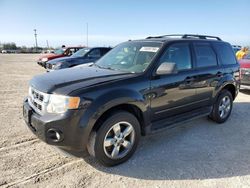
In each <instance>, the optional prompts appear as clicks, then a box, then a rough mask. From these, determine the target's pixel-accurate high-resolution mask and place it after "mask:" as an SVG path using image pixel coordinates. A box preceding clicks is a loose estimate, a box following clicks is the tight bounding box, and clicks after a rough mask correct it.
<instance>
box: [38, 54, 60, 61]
mask: <svg viewBox="0 0 250 188" xmlns="http://www.w3.org/2000/svg"><path fill="white" fill-rule="evenodd" d="M60 56H62V54H46V55H42V56H41V57H39V60H41V59H42V58H48V59H53V58H56V57H60Z"/></svg>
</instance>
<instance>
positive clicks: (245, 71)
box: [240, 68, 250, 75]
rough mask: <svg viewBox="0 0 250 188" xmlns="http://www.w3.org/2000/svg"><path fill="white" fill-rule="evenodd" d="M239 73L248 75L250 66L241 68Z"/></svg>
mask: <svg viewBox="0 0 250 188" xmlns="http://www.w3.org/2000/svg"><path fill="white" fill-rule="evenodd" d="M240 73H241V74H248V75H250V68H249V69H248V68H241V69H240Z"/></svg>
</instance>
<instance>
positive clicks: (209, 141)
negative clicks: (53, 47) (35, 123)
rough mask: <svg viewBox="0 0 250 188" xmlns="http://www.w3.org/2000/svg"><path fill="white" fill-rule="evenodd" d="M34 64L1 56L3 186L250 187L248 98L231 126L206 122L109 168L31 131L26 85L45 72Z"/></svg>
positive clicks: (158, 139)
mask: <svg viewBox="0 0 250 188" xmlns="http://www.w3.org/2000/svg"><path fill="white" fill-rule="evenodd" d="M37 58H38V55H16V54H0V75H1V77H0V96H1V100H0V101H1V102H0V107H1V108H0V187H119V188H122V187H181V188H182V187H219V188H222V187H226V188H228V187H233V188H235V187H250V124H249V122H250V113H249V112H250V97H249V96H250V92H249V91H244V92H242V93H240V94H239V95H238V97H237V99H236V101H235V103H234V108H233V111H232V115H231V118H230V119H229V120H228V121H227V122H226V123H224V124H222V125H217V124H215V123H214V122H212V121H209V120H207V119H206V118H201V119H197V120H195V121H191V122H189V123H185V125H184V126H183V127H179V128H176V129H172V130H169V131H167V132H163V133H161V134H157V135H153V136H150V137H145V138H142V140H141V142H140V144H139V147H138V149H137V151H136V153H135V154H134V156H133V157H132V158H131V159H130V160H129V161H128V162H126V163H124V164H122V165H120V166H117V167H112V168H106V167H102V166H100V165H99V164H98V163H96V162H95V160H93V159H92V158H90V157H88V156H87V157H84V158H83V159H79V158H69V157H66V156H64V155H62V154H61V153H59V152H58V151H57V150H55V148H53V147H51V146H49V145H46V144H45V143H43V142H41V141H39V140H38V139H37V138H36V137H35V136H33V134H32V133H31V132H30V131H29V130H28V129H27V128H26V126H25V123H24V122H23V120H22V101H23V98H24V97H25V96H26V95H27V92H28V81H29V80H30V79H31V78H32V76H33V75H35V74H39V73H43V72H44V69H43V68H41V67H39V66H38V65H37V64H36V63H35V60H36V59H37Z"/></svg>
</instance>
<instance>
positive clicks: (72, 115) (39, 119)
mask: <svg viewBox="0 0 250 188" xmlns="http://www.w3.org/2000/svg"><path fill="white" fill-rule="evenodd" d="M83 113H84V112H83V110H76V111H72V112H69V113H68V114H65V115H44V116H41V115H39V114H37V113H36V112H35V111H34V110H33V109H32V108H31V107H30V106H29V104H28V100H27V99H25V101H24V103H23V118H24V121H25V123H26V125H27V126H28V127H29V129H30V130H31V131H32V132H33V133H34V134H35V135H36V136H37V137H38V138H39V139H40V140H42V141H44V142H46V143H47V144H50V145H54V146H57V147H59V148H60V149H62V150H64V151H73V152H83V151H86V145H87V139H84V138H86V136H87V135H85V131H84V127H82V128H81V127H80V126H79V122H80V117H81V116H82V115H83Z"/></svg>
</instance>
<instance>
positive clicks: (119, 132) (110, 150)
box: [103, 121, 135, 159]
mask: <svg viewBox="0 0 250 188" xmlns="http://www.w3.org/2000/svg"><path fill="white" fill-rule="evenodd" d="M134 141H135V130H134V127H133V126H132V125H131V124H130V123H128V122H125V121H122V122H119V123H116V124H114V125H113V126H112V127H111V128H110V129H109V131H108V132H107V134H106V135H105V138H104V141H103V149H104V152H105V154H106V156H107V157H109V158H110V159H120V158H123V157H124V156H126V155H127V154H128V153H129V151H130V150H131V149H132V147H133V145H134Z"/></svg>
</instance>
